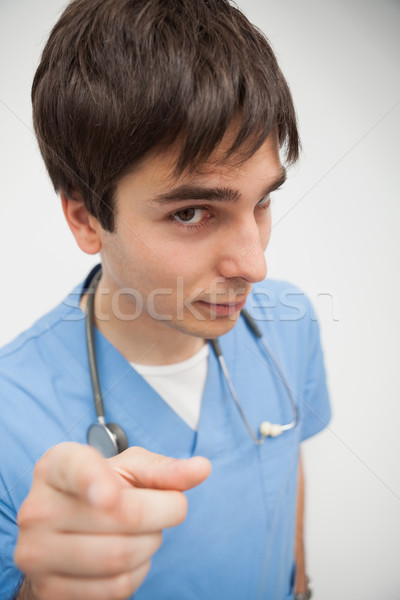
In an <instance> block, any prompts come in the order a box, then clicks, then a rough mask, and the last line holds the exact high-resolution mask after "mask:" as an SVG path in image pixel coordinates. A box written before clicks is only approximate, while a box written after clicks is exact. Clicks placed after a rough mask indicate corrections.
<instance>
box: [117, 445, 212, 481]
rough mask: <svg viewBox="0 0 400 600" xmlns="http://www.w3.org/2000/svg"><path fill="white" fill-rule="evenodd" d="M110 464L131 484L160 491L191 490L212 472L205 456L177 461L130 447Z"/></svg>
mask: <svg viewBox="0 0 400 600" xmlns="http://www.w3.org/2000/svg"><path fill="white" fill-rule="evenodd" d="M109 463H110V465H111V467H112V468H113V469H114V470H115V471H116V472H117V473H118V474H119V475H120V476H121V477H123V478H124V479H125V480H126V482H128V483H129V484H130V485H134V486H135V487H142V488H153V489H160V490H178V491H184V490H189V489H190V488H192V487H195V486H196V485H199V483H201V482H202V481H204V480H205V479H207V477H208V476H209V474H210V473H211V463H210V461H209V460H207V458H204V457H203V456H194V457H193V458H188V459H175V458H170V457H169V456H163V455H162V454H155V453H154V452H149V451H148V450H145V449H144V448H139V447H133V448H128V449H127V450H125V452H122V453H121V454H118V455H117V456H114V457H113V458H110V459H109Z"/></svg>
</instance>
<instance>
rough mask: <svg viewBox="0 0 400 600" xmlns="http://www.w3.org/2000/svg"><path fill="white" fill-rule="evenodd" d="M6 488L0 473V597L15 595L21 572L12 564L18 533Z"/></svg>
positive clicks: (19, 583) (6, 599)
mask: <svg viewBox="0 0 400 600" xmlns="http://www.w3.org/2000/svg"><path fill="white" fill-rule="evenodd" d="M8 498H9V494H8V490H7V487H6V485H5V483H4V479H3V478H2V476H1V474H0V541H1V543H0V598H2V600H12V599H13V598H15V597H16V595H17V593H18V590H19V587H20V585H21V581H22V577H23V576H22V573H21V571H20V570H19V569H17V567H16V566H15V564H14V560H13V556H14V548H15V542H16V539H17V534H18V527H17V522H16V513H15V511H14V510H13V509H12V508H11V507H10V505H9V503H8Z"/></svg>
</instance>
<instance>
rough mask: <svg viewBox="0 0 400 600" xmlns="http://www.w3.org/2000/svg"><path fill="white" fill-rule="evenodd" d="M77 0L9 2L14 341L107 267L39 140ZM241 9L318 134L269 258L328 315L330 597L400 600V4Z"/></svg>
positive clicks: (318, 542)
mask: <svg viewBox="0 0 400 600" xmlns="http://www.w3.org/2000/svg"><path fill="white" fill-rule="evenodd" d="M64 4H65V3H64V2H60V1H59V0H35V1H34V2H33V1H32V0H1V4H0V57H1V58H0V61H1V79H0V128H1V129H0V131H1V137H0V160H1V163H0V164H1V201H0V281H1V294H0V344H1V345H2V344H3V343H5V342H6V341H8V340H10V339H11V338H12V337H14V336H15V335H16V334H17V333H18V332H19V331H21V330H22V329H23V328H25V327H27V326H29V325H30V324H31V323H32V322H33V321H34V320H35V319H36V318H37V317H39V316H40V315H41V314H43V313H44V312H45V311H46V310H48V309H50V308H51V307H53V306H54V305H55V304H57V303H58V302H59V301H60V300H61V299H62V298H63V297H64V295H65V293H66V292H67V291H68V290H69V289H70V288H72V287H73V286H74V285H75V284H76V283H78V282H79V281H80V280H81V279H82V278H83V277H84V276H85V274H86V272H87V271H88V269H89V267H90V266H91V265H92V264H94V263H95V262H97V261H96V257H89V256H85V255H83V254H82V253H81V252H80V251H79V250H78V248H77V247H76V246H75V243H74V241H73V239H72V236H71V234H70V233H69V230H68V229H67V227H66V225H65V224H64V221H63V216H62V213H61V209H60V205H59V201H58V199H57V197H56V196H55V194H54V192H53V190H52V187H51V184H50V182H49V180H48V178H47V175H46V172H45V169H44V166H43V165H42V161H41V158H40V156H39V152H38V150H37V147H36V142H35V139H34V136H33V134H32V125H31V109H30V96H29V95H30V85H31V81H32V77H33V74H34V70H35V66H36V65H37V61H38V57H39V53H40V50H41V48H42V46H43V44H44V42H45V40H46V37H47V34H48V32H49V29H50V28H51V26H52V25H53V24H54V23H55V21H56V18H57V15H58V14H59V11H60V9H61V7H62V6H63V5H64ZM239 5H240V6H241V7H242V8H243V9H244V10H245V12H246V14H247V15H248V16H249V17H250V19H251V20H252V21H253V22H254V23H256V24H257V25H258V26H259V27H260V28H261V29H262V30H263V31H264V32H265V33H266V34H267V36H268V37H269V38H270V40H271V42H272V45H273V47H274V49H275V51H276V53H277V56H278V59H279V61H280V64H281V67H282V69H283V71H284V73H285V75H286V77H287V79H288V81H289V83H290V86H291V88H292V92H293V95H294V99H295V104H296V107H297V111H298V115H299V119H300V126H301V134H302V140H303V148H304V151H303V155H302V159H301V162H300V165H299V166H298V167H296V168H295V169H293V170H292V171H291V173H290V175H291V177H290V180H289V182H288V183H287V185H286V186H285V188H284V190H282V191H281V192H279V194H278V195H277V196H276V200H275V203H274V209H273V210H274V213H273V218H274V222H275V225H274V229H273V235H272V241H271V244H270V247H269V249H268V252H267V256H268V264H269V274H270V276H272V277H278V278H282V279H287V280H290V281H292V282H293V283H295V284H297V285H299V286H300V287H302V288H303V289H304V290H305V291H306V292H307V293H308V295H309V296H310V297H311V299H312V300H313V302H314V305H315V306H316V308H317V309H318V314H319V319H320V324H321V331H322V339H323V345H324V349H325V354H326V365H327V371H328V377H329V386H330V390H331V395H332V404H333V411H334V417H333V420H332V422H331V425H330V427H329V429H328V430H327V431H326V432H325V433H324V434H322V435H320V436H319V437H317V438H315V439H314V440H311V441H308V442H306V443H305V446H304V451H305V459H306V468H307V472H306V475H307V514H306V519H307V530H308V535H307V555H308V565H309V568H308V570H309V572H310V575H311V577H312V580H313V584H314V589H315V598H316V600H334V599H335V600H336V599H337V598H341V599H342V600H354V599H358V598H362V599H363V600H377V599H378V598H379V599H381V598H382V599H383V598H384V599H385V600H399V598H400V569H399V566H400V565H399V556H400V468H399V458H400V435H399V422H400V402H399V400H400V394H399V373H398V372H399V365H400V353H399V334H400V309H399V299H400V286H399V272H400V250H399V242H398V233H397V232H398V228H399V223H400V208H399V200H400V198H399V189H400V178H399V162H400V160H399V159H400V156H399V134H400V104H399V102H400V80H399V75H398V72H399V57H400V52H399V51H400V35H399V32H400V2H399V1H395V0H349V1H346V0H335V1H328V0H318V1H317V0H304V1H303V2H297V1H296V0H285V1H282V0H279V1H278V0H271V1H269V0H246V2H244V0H242V1H241V2H240V0H239ZM274 600H275V599H274Z"/></svg>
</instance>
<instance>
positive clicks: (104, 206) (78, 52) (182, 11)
mask: <svg viewBox="0 0 400 600" xmlns="http://www.w3.org/2000/svg"><path fill="white" fill-rule="evenodd" d="M32 102H33V119H34V126H35V131H36V135H37V138H38V141H39V146H40V150H41V152H42V155H43V158H44V161H45V163H46V166H47V169H48V172H49V175H50V177H51V179H52V182H53V184H54V187H55V189H56V190H63V191H64V192H65V193H66V194H67V195H68V196H71V195H72V193H73V192H74V191H78V192H79V193H80V194H81V195H82V197H83V199H84V202H85V205H86V207H87V208H88V210H89V212H90V213H91V214H92V215H94V216H95V217H96V218H97V219H98V220H99V221H100V223H101V225H102V226H103V228H104V229H107V230H109V231H113V230H114V226H115V222H114V221H115V220H114V201H115V198H114V196H115V190H116V186H117V183H118V181H119V180H120V179H121V177H123V176H124V175H126V174H127V173H128V172H130V171H131V170H132V169H133V168H134V167H135V165H137V164H138V163H139V161H141V160H142V159H143V158H144V157H145V156H146V155H148V154H149V153H150V152H152V151H155V150H165V149H166V148H168V146H170V145H171V144H172V143H173V142H174V141H177V140H179V144H180V146H179V147H180V156H179V159H178V163H177V165H176V173H177V174H180V173H182V172H184V171H185V170H187V169H188V170H191V169H194V168H196V167H198V166H199V165H201V163H202V162H204V161H205V160H206V159H207V158H209V157H210V155H211V153H212V152H213V150H215V148H216V146H217V145H218V143H219V142H220V141H221V139H222V137H223V136H224V134H225V133H226V131H227V129H228V127H229V125H230V124H231V123H232V119H233V118H235V117H237V116H239V117H240V119H239V122H240V126H239V129H238V132H237V136H236V139H235V140H234V142H233V144H232V146H231V147H230V149H229V151H228V152H227V155H226V158H229V157H231V156H232V155H233V154H238V155H239V151H240V156H241V157H242V158H243V160H245V159H246V158H248V157H250V156H251V155H252V154H253V153H254V152H255V151H256V150H257V149H258V148H259V147H260V146H261V145H262V143H263V142H264V141H265V139H266V137H267V136H268V134H269V133H270V131H271V130H272V129H273V128H274V127H277V129H278V134H279V142H280V145H281V147H284V148H285V152H286V160H287V161H288V162H289V163H291V162H294V161H295V160H296V159H297V157H298V153H299V139H298V131H297V126H296V117H295V111H294V108H293V102H292V98H291V95H290V91H289V88H288V86H287V83H286V81H285V79H284V77H283V75H282V73H281V71H280V69H279V67H278V64H277V62H276V59H275V56H274V54H273V52H272V50H271V47H270V45H269V43H268V41H267V40H266V38H265V37H264V35H263V34H262V33H261V32H260V31H259V30H258V29H257V28H256V27H254V26H253V25H252V24H251V23H250V22H249V21H248V20H247V19H246V17H245V16H244V15H243V14H242V13H241V12H240V11H239V10H238V9H237V8H236V7H235V6H233V5H232V4H231V3H230V2H229V1H228V0H74V1H73V2H71V3H70V4H69V5H68V6H67V8H66V10H65V12H64V13H63V14H62V16H61V18H60V19H59V21H58V23H57V24H56V25H55V27H54V29H53V30H52V32H51V34H50V37H49V40H48V42H47V44H46V46H45V48H44V51H43V54H42V58H41V61H40V64H39V67H38V69H37V72H36V75H35V78H34V81H33V86H32Z"/></svg>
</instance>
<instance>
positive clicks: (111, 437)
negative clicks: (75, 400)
mask: <svg viewBox="0 0 400 600" xmlns="http://www.w3.org/2000/svg"><path fill="white" fill-rule="evenodd" d="M90 275H91V274H90ZM90 275H89V277H88V279H89V278H90ZM100 277H101V268H98V270H97V272H96V273H95V275H94V276H93V277H92V279H91V280H90V282H89V284H88V286H86V285H85V286H84V291H85V292H87V307H86V310H87V312H86V344H87V352H88V359H89V369H90V378H91V381H92V389H93V397H94V405H95V408H96V414H97V423H93V425H91V426H90V427H89V429H88V432H87V441H88V443H89V444H90V446H94V447H95V448H96V449H97V450H99V452H101V454H102V455H103V456H104V457H105V458H110V457H112V456H116V455H117V454H119V453H120V452H123V451H124V450H126V449H127V448H128V439H127V437H126V433H125V432H124V430H123V429H122V427H120V426H119V425H117V424H116V423H106V420H105V415H104V405H103V397H102V394H101V389H100V381H99V373H98V369H97V360H96V347H95V341H94V296H95V291H96V288H97V285H98V283H99V281H100ZM241 316H242V317H243V318H244V320H245V322H246V325H247V326H248V328H249V329H250V331H251V332H252V333H253V334H254V335H255V337H256V338H258V340H259V342H260V343H261V345H262V346H263V347H264V349H265V351H266V353H267V355H268V356H269V358H270V359H271V361H272V363H273V365H274V367H275V369H276V371H277V376H278V377H279V378H280V380H281V381H282V383H283V385H284V386H285V388H286V391H287V394H288V397H289V400H290V405H291V409H292V411H293V420H292V421H291V422H290V423H287V424H285V425H280V424H277V423H270V422H269V421H263V422H262V423H261V424H260V427H259V431H258V435H257V433H255V431H254V430H253V428H252V427H251V425H250V423H249V421H248V420H247V418H246V415H245V413H244V411H243V408H242V406H241V404H240V402H239V398H238V395H237V393H236V390H235V387H234V385H233V383H232V379H231V377H230V375H229V371H228V368H227V366H226V363H225V360H224V357H223V354H222V351H221V347H220V345H219V341H218V339H213V340H209V343H210V345H211V347H212V349H213V351H214V353H215V355H216V357H217V359H218V362H219V364H220V367H221V370H222V373H223V375H224V378H225V381H226V384H227V386H228V389H229V392H230V394H231V396H232V398H233V401H234V403H235V405H236V408H237V410H238V411H239V414H240V417H241V419H242V421H243V423H244V425H245V427H246V429H247V431H248V432H249V434H250V437H251V439H252V440H253V442H254V443H255V444H257V445H261V444H263V443H264V442H265V440H266V438H268V437H277V436H278V435H281V434H282V433H283V432H284V431H289V430H290V429H293V428H294V427H296V425H297V422H298V413H297V407H296V402H295V399H294V394H293V391H292V389H291V388H290V385H289V383H288V381H287V378H286V376H285V374H284V372H283V370H282V368H281V366H280V364H279V362H278V360H277V358H276V357H275V355H274V353H273V351H272V350H271V347H270V346H269V344H268V342H267V341H266V339H265V338H264V336H263V334H262V333H261V331H260V329H259V327H258V326H257V324H256V322H255V321H254V319H253V317H252V316H251V315H250V314H249V313H248V312H247V311H246V310H244V309H242V311H241Z"/></svg>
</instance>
